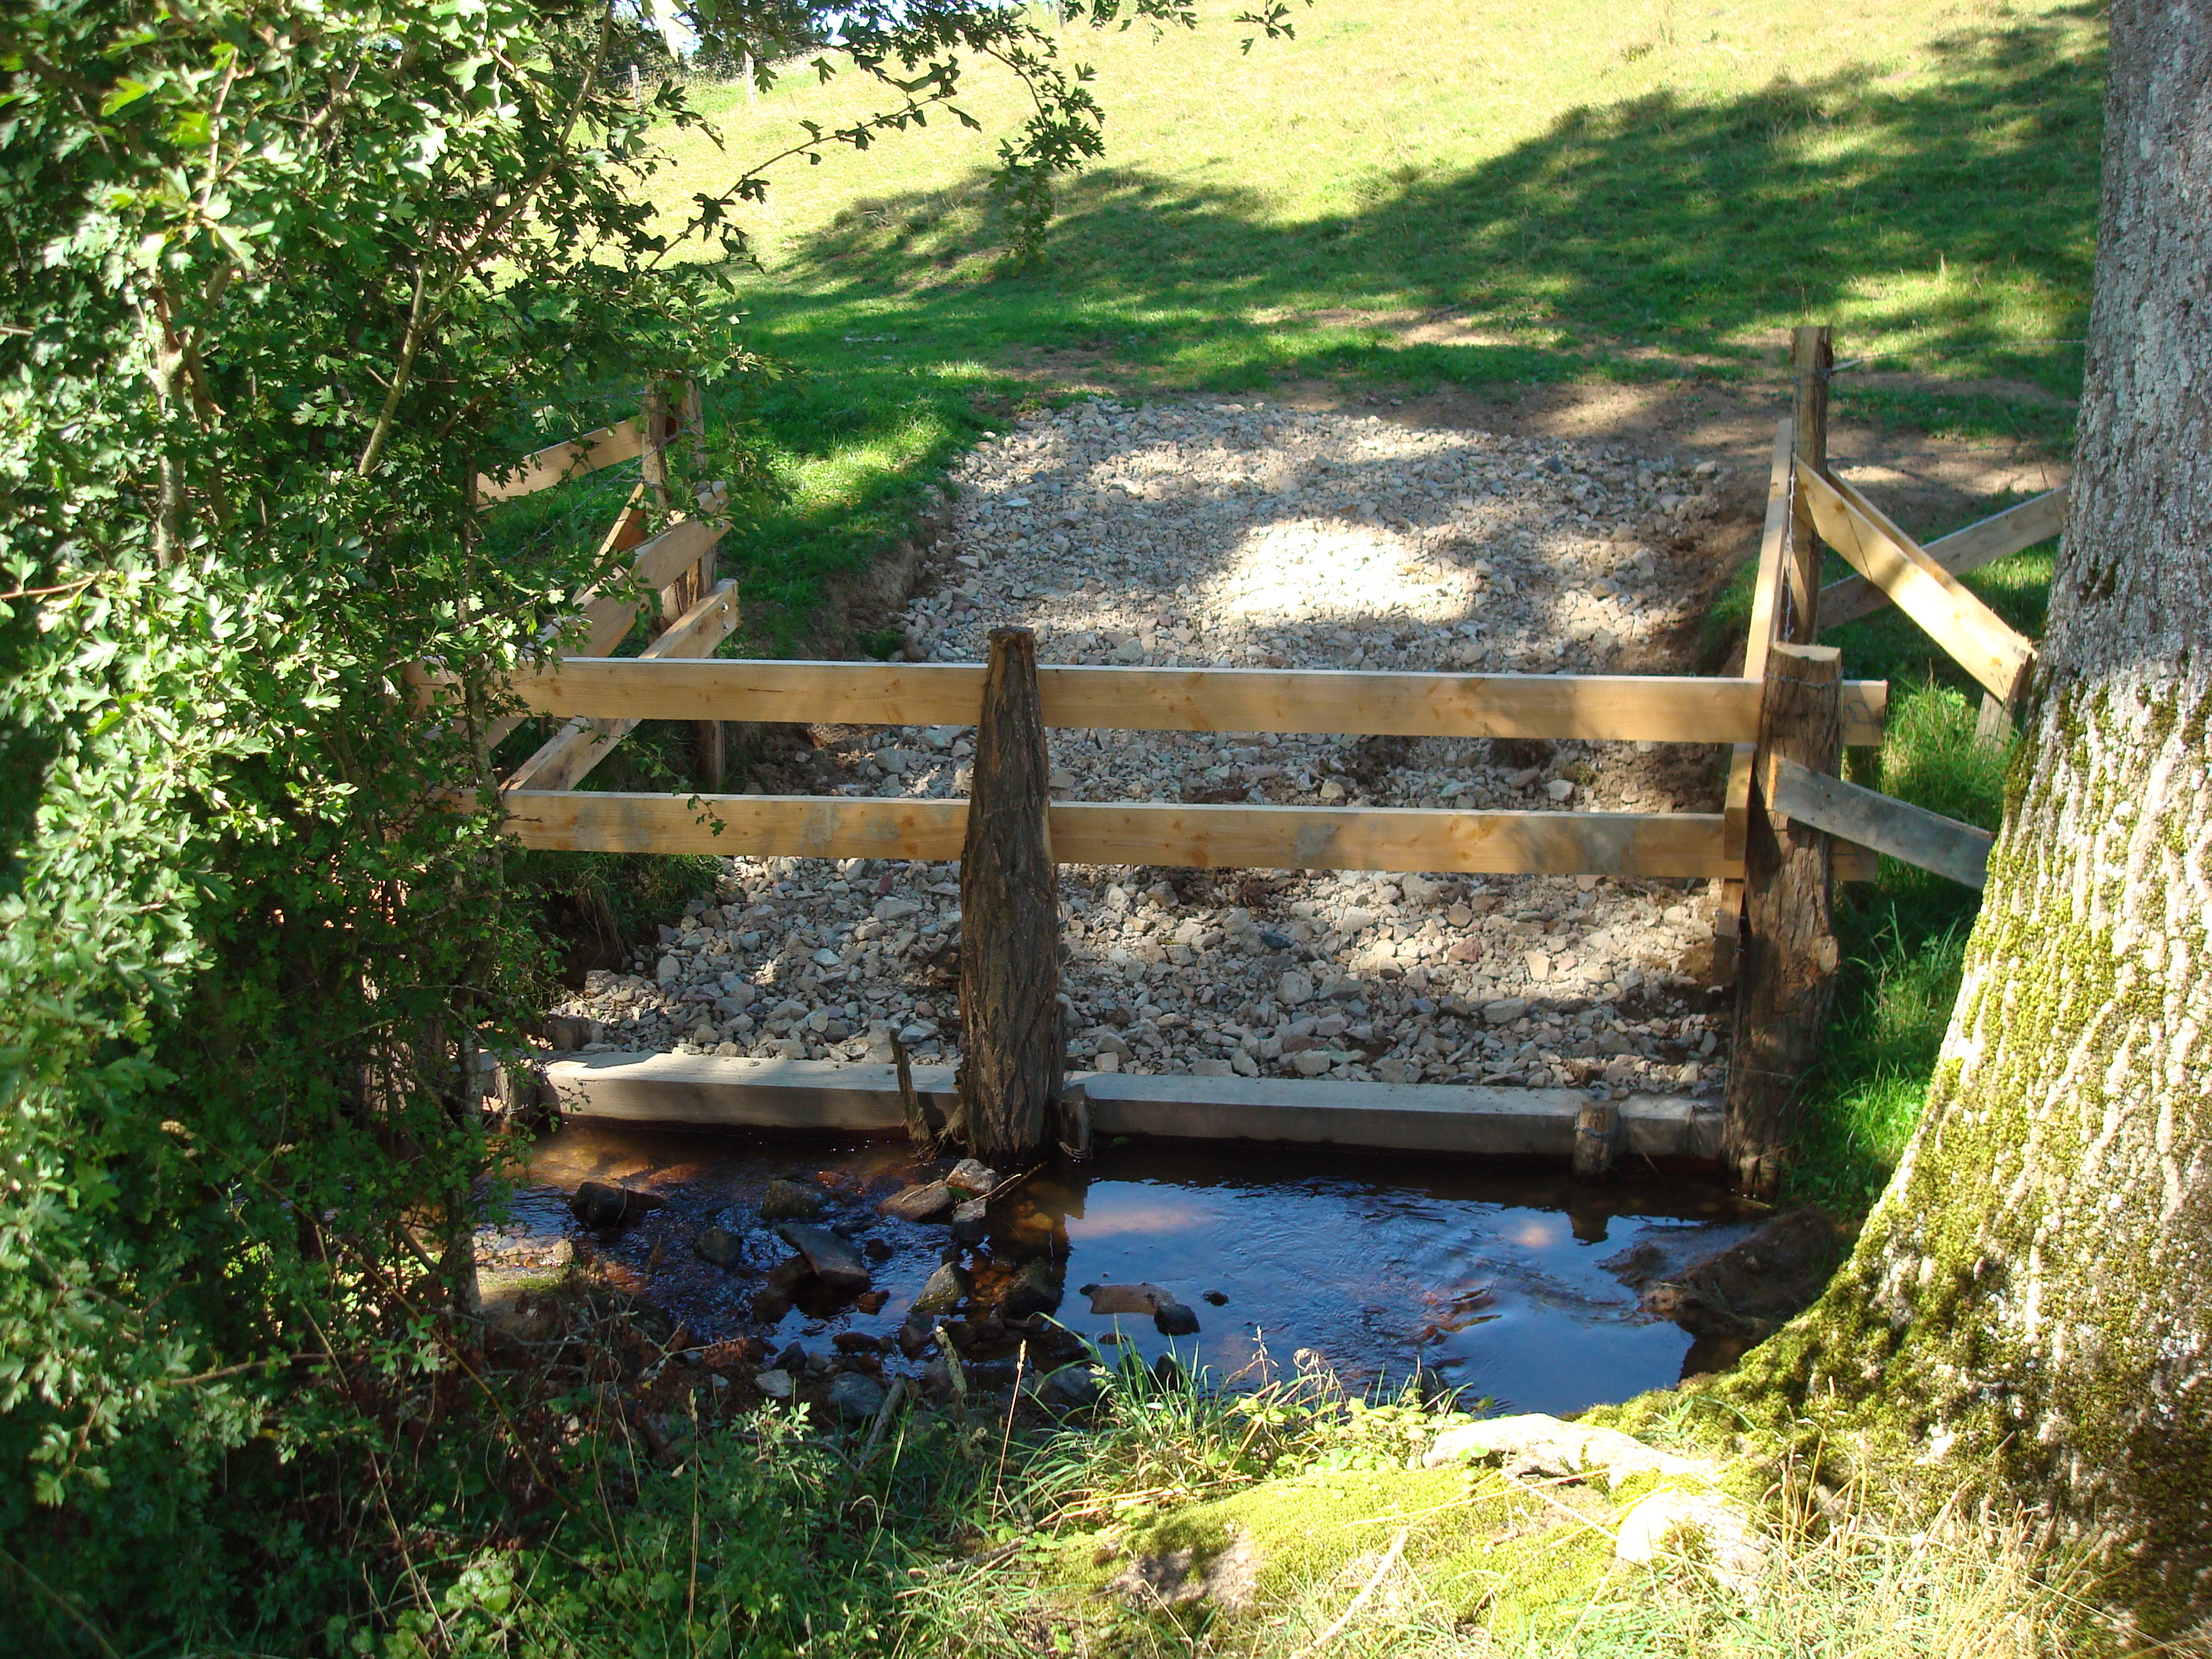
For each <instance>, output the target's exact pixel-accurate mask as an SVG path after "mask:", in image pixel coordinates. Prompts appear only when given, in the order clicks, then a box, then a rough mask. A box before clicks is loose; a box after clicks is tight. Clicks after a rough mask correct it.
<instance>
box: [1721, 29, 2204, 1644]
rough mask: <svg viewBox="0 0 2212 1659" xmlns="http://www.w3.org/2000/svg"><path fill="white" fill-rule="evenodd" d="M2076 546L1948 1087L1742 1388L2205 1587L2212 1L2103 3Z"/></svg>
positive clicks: (1968, 984)
mask: <svg viewBox="0 0 2212 1659" xmlns="http://www.w3.org/2000/svg"><path fill="white" fill-rule="evenodd" d="M2111 21H2112V55H2111V63H2110V79H2109V82H2108V83H2107V87H2106V105H2105V113H2106V138H2105V172H2104V206H2103V212H2102V216H2101V224H2100V236H2099V245H2098V252H2097V265H2096V274H2095V286H2094V292H2093V300H2092V303H2091V309H2090V318H2089V343H2088V356H2087V375H2086V382H2085V385H2084V388H2083V397H2082V402H2081V435H2080V439H2079V444H2078V453H2077V457H2076V466H2075V475H2074V477H2075V482H2074V486H2073V494H2072V499H2071V503H2070V510H2069V518H2068V523H2067V533H2066V541H2065V550H2064V553H2063V556H2062V558H2061V561H2060V568H2059V569H2058V572H2057V580H2056V582H2055V585H2054V589H2053V593H2052V603H2051V637H2050V639H2049V641H2048V643H2047V646H2046V648H2045V653H2044V656H2043V661H2042V666H2041V669H2040V671H2039V684H2038V686H2037V688H2036V690H2035V691H2034V693H2033V697H2032V699H2031V702H2030V709H2029V723H2028V727H2027V732H2026V734H2025V738H2024V742H2023V747H2022V750H2021V754H2020V757H2018V758H2017V759H2016V760H2015V763H2014V770H2013V775H2012V779H2011V789H2010V799H2009V801H2008V811H2007V813H2006V817H2005V824H2004V829H2003V832H2002V835H2001V836H1999V838H1998V841H1997V844H1996V849H1995V854H1994V856H1993V857H1992V859H1991V861H1990V884H1989V888H1988V890H1987V893H1986V895H1985V896H1984V902H1983V908H1982V913H1981V916H1980V920H1979V921H1978V923H1977V925H1976V927H1975V930H1974V935H1973V939H1972V943H1971V945H1970V946H1969V949H1968V952H1967V961H1966V978H1965V983H1964V985H1963V987H1961V989H1960V994H1959V1000H1958V1003H1957V1006H1956V1007H1955V1008H1954V1012H1953V1014H1952V1020H1951V1029H1950V1032H1949V1035H1948V1037H1947V1039H1946V1041H1945V1043H1944V1048H1943V1054H1942V1060H1941V1061H1940V1062H1939V1064H1938V1066H1937V1070H1936V1077H1935V1079H1934V1082H1933V1084H1932V1085H1931V1088H1930V1090H1929V1101H1928V1107H1927V1111H1926V1114H1925V1115H1924V1117H1923V1120H1922V1122H1921V1125H1920V1127H1919V1130H1918V1132H1917V1134H1916V1135H1915V1137H1914V1139H1913V1142H1912V1145H1911V1148H1910V1149H1909V1151H1908V1152H1907V1154H1906V1156H1905V1160H1904V1163H1903V1164H1902V1165H1901V1166H1900V1168H1899V1170H1898V1172H1897V1176H1896V1178H1895V1179H1894V1180H1893V1182H1891V1184H1890V1187H1889V1190H1888V1191H1887V1194H1884V1196H1883V1199H1882V1200H1881V1204H1880V1205H1879V1206H1877V1208H1876V1209H1875V1213H1874V1216H1873V1218H1871V1219H1870V1221H1869V1224H1868V1225H1867V1229H1866V1231H1865V1232H1864V1234H1863V1236H1862V1237H1861V1239H1860V1242H1859V1244H1858V1248H1857V1251H1856V1253H1855V1255H1853V1257H1852V1260H1851V1261H1850V1265H1849V1266H1848V1267H1846V1268H1845V1269H1844V1272H1843V1273H1841V1274H1840V1275H1839V1276H1838V1279H1837V1280H1836V1282H1835V1284H1834V1285H1832V1287H1831V1288H1830V1291H1829V1292H1828V1295H1827V1296H1826V1298H1825V1299H1824V1300H1823V1302H1822V1303H1821V1304H1820V1306H1818V1307H1817V1308H1815V1309H1814V1310H1812V1312H1811V1313H1809V1314H1808V1316H1806V1317H1805V1318H1804V1319H1802V1320H1801V1321H1800V1322H1798V1323H1797V1324H1796V1325H1795V1326H1793V1327H1791V1328H1790V1329H1789V1330H1788V1331H1786V1332H1784V1334H1783V1335H1781V1336H1779V1337H1778V1338H1777V1339H1775V1340H1774V1341H1772V1342H1771V1343H1770V1344H1768V1345H1767V1346H1766V1347H1765V1348H1764V1349H1762V1350H1759V1351H1758V1352H1757V1353H1755V1354H1754V1356H1753V1359H1754V1363H1753V1365H1751V1366H1750V1367H1748V1368H1747V1370H1746V1371H1745V1372H1744V1373H1743V1374H1742V1375H1741V1376H1740V1377H1739V1378H1738V1380H1737V1382H1736V1383H1735V1391H1736V1393H1737V1396H1738V1398H1739V1400H1740V1401H1743V1402H1745V1403H1750V1402H1752V1401H1760V1400H1763V1401H1766V1402H1767V1403H1768V1404H1769V1405H1770V1406H1771V1404H1773V1403H1775V1401H1776V1400H1777V1396H1779V1398H1780V1400H1781V1401H1782V1402H1784V1403H1785V1404H1786V1405H1787V1406H1788V1407H1789V1408H1790V1411H1791V1412H1792V1413H1802V1415H1803V1417H1804V1418H1805V1419H1808V1420H1810V1421H1813V1422H1815V1423H1819V1424H1820V1425H1823V1427H1824V1428H1832V1427H1836V1426H1851V1425H1855V1426H1857V1427H1861V1428H1864V1429H1869V1430H1873V1431H1877V1433H1878V1434H1879V1435H1880V1436H1881V1438H1883V1439H1885V1440H1887V1443H1888V1444H1889V1445H1890V1447H1891V1448H1892V1449H1893V1453H1894V1454H1895V1456H1896V1459H1897V1463H1898V1467H1899V1468H1909V1467H1911V1462H1912V1460H1913V1459H1915V1458H1916V1457H1925V1458H1932V1459H1933V1461H1934V1462H1936V1465H1937V1466H1938V1468H1939V1469H1945V1470H1947V1471H1948V1473H1950V1474H1955V1473H1956V1472H1958V1471H1960V1470H1961V1469H1972V1468H1981V1469H1984V1470H1987V1471H1989V1473H1990V1474H1991V1475H1992V1476H1993V1477H1994V1478H1996V1480H2001V1481H2002V1483H2003V1484H2004V1486H2005V1487H2006V1488H2007V1489H2008V1490H2009V1491H2010V1492H2012V1493H2014V1494H2015V1495H2017V1496H2019V1497H2021V1498H2025V1499H2027V1501H2030V1502H2033V1503H2040V1504H2045V1505H2047V1506H2048V1508H2049V1509H2050V1510H2051V1513H2052V1514H2053V1515H2054V1516H2055V1517H2056V1518H2057V1520H2058V1521H2059V1522H2060V1523H2061V1524H2062V1526H2063V1527H2064V1528H2067V1529H2068V1530H2069V1531H2070V1532H2071V1533H2073V1534H2075V1535H2076V1536H2078V1537H2082V1538H2086V1539H2092V1540H2095V1541H2100V1542H2101V1543H2103V1544H2105V1545H2106V1546H2107V1547H2109V1548H2110V1550H2111V1552H2112V1561H2113V1564H2114V1565H2115V1566H2116V1567H2117V1568H2118V1577H2117V1578H2116V1579H2115V1580H2113V1581H2112V1586H2111V1587H2112V1589H2113V1590H2114V1591H2116V1592H2117V1593H2118V1595H2121V1596H2122V1597H2124V1599H2125V1600H2126V1601H2128V1602H2129V1603H2130V1605H2132V1606H2133V1607H2135V1608H2136V1610H2137V1613H2138V1616H2139V1617H2140V1618H2141V1619H2142V1621H2143V1623H2144V1624H2145V1625H2147V1626H2149V1627H2151V1628H2153V1629H2154V1630H2162V1631H2172V1630H2177V1629H2180V1628H2185V1627H2186V1626H2190V1625H2192V1624H2196V1623H2197V1622H2199V1621H2202V1620H2205V1619H2207V1617H2208V1616H2212V1526H2208V1525H2207V1524H2206V1522H2207V1520H2208V1517H2212V962H2208V960H2207V957H2206V948H2207V943H2208V941H2207V939H2206V927H2207V921H2208V919H2209V918H2212V783H2208V777H2212V742H2208V735H2207V734H2208V732H2212V407H2209V406H2208V398H2212V283H2208V280H2207V273H2208V272H2212V185H2208V184H2207V180H2208V179H2212V0H2121V3H2118V4H2115V5H2114V6H2113V8H2112V14H2111Z"/></svg>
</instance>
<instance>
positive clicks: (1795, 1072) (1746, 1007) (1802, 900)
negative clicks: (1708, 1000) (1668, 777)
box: [1722, 641, 1843, 1201]
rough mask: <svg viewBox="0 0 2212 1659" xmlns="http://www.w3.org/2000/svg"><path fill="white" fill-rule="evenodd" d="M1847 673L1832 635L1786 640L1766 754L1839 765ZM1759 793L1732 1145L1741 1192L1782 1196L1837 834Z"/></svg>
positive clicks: (1830, 957) (1820, 972)
mask: <svg viewBox="0 0 2212 1659" xmlns="http://www.w3.org/2000/svg"><path fill="white" fill-rule="evenodd" d="M1842 683H1843V662H1842V658H1841V654H1840V653H1838V651H1837V650H1836V648H1835V647H1833V646H1826V645H1798V644H1796V643H1795V642H1792V641H1777V642H1776V644H1775V647H1774V649H1773V651H1772V652H1771V653H1770V654H1769V655H1768V657H1767V659H1766V700H1765V703H1764V705H1763V706H1762V707H1761V708H1760V711H1759V755H1760V757H1761V760H1762V763H1765V762H1768V761H1771V759H1772V758H1773V757H1776V756H1782V757H1788V758H1790V759H1792V760H1796V761H1799V762H1802V763H1807V764H1809V765H1810V766H1812V767H1813V768H1814V769H1817V770H1820V771H1823V772H1832V771H1833V770H1834V769H1835V767H1836V763H1837V762H1838V759H1839V758H1840V757H1841V756H1842V753H1843V741H1842V738H1843V728H1842V723H1841V721H1840V720H1838V718H1837V696H1836V692H1837V688H1838V686H1840V685H1841V684H1842ZM1761 781H1763V779H1762V780H1761ZM1759 805H1760V803H1759V802H1754V803H1753V812H1752V816H1751V836H1750V840H1749V842H1748V843H1747V846H1746V848H1745V851H1744V931H1743V939H1742V952H1743V956H1742V964H1741V975H1740V977H1739V980H1738V985H1737V994H1736V1008H1735V1036H1734V1040H1733V1042H1731V1044H1730V1046H1729V1079H1728V1115H1727V1119H1726V1121H1725V1123H1724V1125H1723V1135H1724V1144H1723V1153H1722V1156H1723V1162H1724V1163H1725V1164H1727V1166H1728V1170H1729V1177H1730V1179H1731V1180H1732V1181H1733V1182H1735V1187H1736V1189H1737V1190H1738V1191H1739V1192H1742V1193H1745V1194H1749V1195H1750V1196H1751V1197H1753V1198H1757V1199H1760V1200H1768V1201H1771V1200H1772V1199H1773V1198H1774V1196H1775V1194H1777V1193H1778V1191H1779V1190H1780V1189H1781V1184H1782V1174H1783V1166H1784V1163H1785V1162H1786V1160H1787V1158H1788V1157H1789V1153H1790V1141H1791V1139H1792V1135H1791V1128H1792V1119H1793V1117H1794V1115H1795V1107H1796V1099H1797V1093H1798V1090H1799V1088H1800V1086H1801V1085H1802V1083H1803V1080H1804V1079H1805V1077H1806V1075H1807V1073H1809V1072H1810V1071H1811V1070H1812V1069H1813V1067H1814V1065H1815V1064H1816V1063H1817V1062H1818V1060H1820V1044H1821V1040H1822V1038H1823V1036H1825V1034H1826V1028H1827V1022H1828V1009H1829V1006H1830V1004H1831V1003H1832V1000H1834V996H1835V982H1836V969H1837V966H1838V963H1839V962H1840V961H1841V959H1842V953H1841V951H1839V949H1838V946H1837V944H1836V938H1835V905H1834V896H1835V892H1834V890H1835V878H1834V874H1833V872H1832V867H1831V865H1830V853H1829V845H1828V838H1827V836H1825V835H1821V834H1817V833H1812V834H1808V833H1807V832H1806V831H1805V830H1804V829H1799V828H1797V827H1796V825H1795V824H1793V823H1790V822H1789V821H1787V820H1784V818H1782V817H1781V816H1780V815H1779V814H1778V813H1777V812H1776V811H1775V810H1774V806H1773V804H1772V803H1771V801H1768V802H1765V811H1760V810H1759Z"/></svg>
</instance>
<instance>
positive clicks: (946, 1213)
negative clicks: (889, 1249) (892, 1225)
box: [876, 1181, 959, 1222]
mask: <svg viewBox="0 0 2212 1659" xmlns="http://www.w3.org/2000/svg"><path fill="white" fill-rule="evenodd" d="M958 1201H959V1200H957V1198H955V1197H954V1195H953V1192H952V1188H951V1187H949V1186H947V1185H946V1184H945V1182H942V1181H927V1182H923V1183H922V1184H921V1185H920V1186H918V1187H908V1188H906V1189H905V1190H904V1191H903V1192H896V1193H893V1194H891V1195H890V1197H889V1198H887V1199H885V1200H884V1201H883V1202H882V1203H880V1204H878V1205H877V1206H876V1208H877V1209H878V1211H880V1212H882V1213H883V1214H884V1215H887V1216H889V1217H890V1218H892V1219H893V1220H895V1221H922V1222H926V1221H943V1220H945V1219H946V1218H949V1217H950V1216H951V1213H952V1209H953V1206H954V1205H955V1204H957V1202H958Z"/></svg>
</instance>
